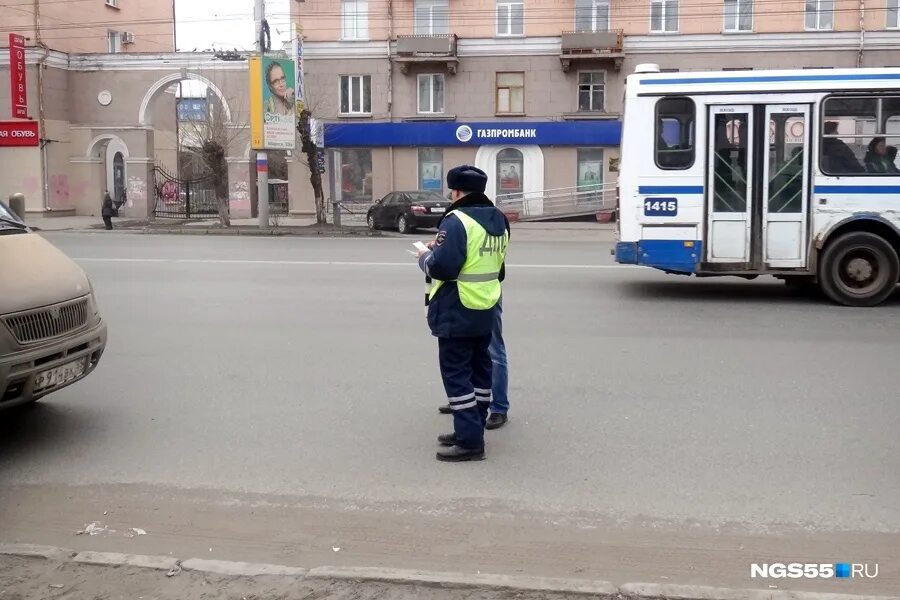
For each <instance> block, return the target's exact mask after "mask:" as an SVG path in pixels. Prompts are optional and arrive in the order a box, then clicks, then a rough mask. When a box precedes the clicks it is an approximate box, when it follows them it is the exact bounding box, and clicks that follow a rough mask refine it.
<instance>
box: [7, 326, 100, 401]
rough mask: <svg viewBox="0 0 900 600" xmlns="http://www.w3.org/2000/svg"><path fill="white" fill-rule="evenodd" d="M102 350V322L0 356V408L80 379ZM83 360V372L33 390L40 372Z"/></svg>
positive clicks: (97, 359)
mask: <svg viewBox="0 0 900 600" xmlns="http://www.w3.org/2000/svg"><path fill="white" fill-rule="evenodd" d="M105 349H106V323H104V322H103V321H100V322H99V323H98V324H97V325H95V326H94V327H93V328H91V329H87V330H84V331H82V332H80V333H76V334H74V335H68V336H65V337H63V338H61V339H57V340H52V341H50V342H47V343H44V344H42V345H40V346H39V347H36V348H30V349H27V350H23V351H19V352H15V353H13V354H8V355H5V356H0V409H5V408H10V407H13V406H17V405H19V404H26V403H28V402H32V401H34V400H37V399H38V398H41V397H43V396H46V395H47V394H51V393H53V392H56V391H58V390H61V389H62V388H64V387H68V386H70V385H72V384H73V383H75V382H77V381H81V380H82V379H84V378H85V377H87V376H88V375H90V374H91V372H92V371H93V370H94V369H95V368H97V365H98V364H99V362H100V357H101V356H103V351H104V350H105ZM79 360H83V361H85V365H84V372H83V373H82V374H81V375H79V376H78V377H76V378H75V379H72V380H71V381H66V382H65V383H62V384H59V385H54V386H50V387H46V388H44V389H41V390H35V380H36V378H37V376H38V375H39V374H40V373H44V372H46V371H49V370H51V369H55V368H56V367H60V366H63V365H68V364H70V363H74V362H76V361H79Z"/></svg>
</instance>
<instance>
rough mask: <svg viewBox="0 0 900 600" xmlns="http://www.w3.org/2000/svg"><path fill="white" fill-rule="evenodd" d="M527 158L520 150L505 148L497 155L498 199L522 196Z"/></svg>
mask: <svg viewBox="0 0 900 600" xmlns="http://www.w3.org/2000/svg"><path fill="white" fill-rule="evenodd" d="M524 167H525V157H524V156H523V155H522V152H521V151H520V150H516V149H515V148H505V149H503V150H501V151H500V152H499V153H498V154H497V198H498V199H499V198H509V197H515V196H519V195H521V194H522V190H523V189H524V185H523V183H524V182H523V169H524Z"/></svg>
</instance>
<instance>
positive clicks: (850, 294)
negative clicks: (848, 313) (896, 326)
mask: <svg viewBox="0 0 900 600" xmlns="http://www.w3.org/2000/svg"><path fill="white" fill-rule="evenodd" d="M898 277H900V259H898V258H897V253H896V252H895V251H894V248H893V247H892V246H891V245H890V244H889V243H888V242H887V240H885V239H884V238H882V237H880V236H878V235H875V234H874V233H867V232H863V231H854V232H851V233H846V234H844V235H842V236H840V237H839V238H837V239H836V240H833V241H831V242H830V243H829V244H828V246H826V248H825V252H823V253H822V260H821V261H820V262H819V282H820V285H821V286H822V291H824V292H825V294H826V295H827V296H828V297H829V298H831V299H832V300H833V301H835V302H837V303H839V304H843V305H845V306H875V305H876V304H880V303H881V302H883V301H884V300H885V299H886V298H887V297H888V296H890V295H891V294H892V293H893V291H894V289H895V288H896V286H897V279H898Z"/></svg>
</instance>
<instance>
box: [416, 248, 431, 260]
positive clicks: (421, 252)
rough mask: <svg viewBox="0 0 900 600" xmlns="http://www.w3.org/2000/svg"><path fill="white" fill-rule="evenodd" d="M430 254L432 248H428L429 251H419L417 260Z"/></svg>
mask: <svg viewBox="0 0 900 600" xmlns="http://www.w3.org/2000/svg"><path fill="white" fill-rule="evenodd" d="M429 252H431V248H430V247H429V248H428V250H417V251H416V258H422V256H424V255H425V254H428V253H429Z"/></svg>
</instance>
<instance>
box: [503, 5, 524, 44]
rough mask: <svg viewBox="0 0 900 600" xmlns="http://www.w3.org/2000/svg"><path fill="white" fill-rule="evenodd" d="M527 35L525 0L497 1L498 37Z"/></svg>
mask: <svg viewBox="0 0 900 600" xmlns="http://www.w3.org/2000/svg"><path fill="white" fill-rule="evenodd" d="M524 34H525V3H524V2H523V0H497V35H498V36H509V35H524Z"/></svg>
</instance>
